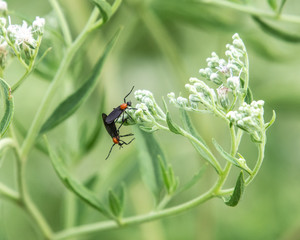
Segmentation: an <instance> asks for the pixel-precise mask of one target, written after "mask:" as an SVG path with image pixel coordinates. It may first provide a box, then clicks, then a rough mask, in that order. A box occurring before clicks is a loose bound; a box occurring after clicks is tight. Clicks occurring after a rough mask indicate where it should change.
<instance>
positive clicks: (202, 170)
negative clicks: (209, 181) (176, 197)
mask: <svg viewBox="0 0 300 240" xmlns="http://www.w3.org/2000/svg"><path fill="white" fill-rule="evenodd" d="M206 169H207V166H206V165H204V166H202V167H201V168H200V169H199V171H198V172H197V173H195V174H194V176H193V177H192V178H191V179H190V180H189V181H188V182H187V183H186V184H185V185H183V186H182V187H181V188H180V189H179V190H178V192H184V191H186V190H188V189H190V188H191V187H192V186H194V185H195V184H196V183H197V182H198V181H199V180H200V179H201V178H202V176H203V175H204V173H205V171H206Z"/></svg>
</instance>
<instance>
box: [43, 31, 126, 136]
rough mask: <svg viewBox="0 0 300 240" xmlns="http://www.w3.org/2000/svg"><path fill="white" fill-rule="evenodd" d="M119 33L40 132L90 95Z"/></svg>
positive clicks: (70, 111)
mask: <svg viewBox="0 0 300 240" xmlns="http://www.w3.org/2000/svg"><path fill="white" fill-rule="evenodd" d="M119 34H120V30H119V31H118V32H117V33H116V34H115V35H114V37H113V38H112V40H111V41H110V42H109V43H108V44H107V46H106V48H105V50H104V53H103V55H102V56H101V57H100V59H99V60H98V62H97V63H96V65H95V67H94V68H93V71H92V74H91V76H90V77H89V78H88V80H87V81H86V82H85V83H84V84H83V85H82V86H81V87H80V88H79V89H78V90H77V91H75V92H74V93H73V94H71V95H70V96H69V97H67V98H66V99H65V100H64V101H63V102H61V103H60V104H59V105H58V107H57V108H56V109H55V110H54V111H53V113H52V114H51V115H50V117H49V118H48V119H47V120H46V121H45V123H44V124H43V125H42V128H41V130H40V134H44V133H46V132H47V131H49V130H51V129H53V128H54V127H56V126H57V125H58V124H60V123H62V122H63V121H64V120H66V119H67V118H69V117H70V116H71V115H72V114H73V113H75V112H76V111H77V109H78V108H79V107H80V106H81V105H82V104H83V103H84V102H85V101H86V100H87V98H88V97H89V96H90V95H91V93H92V92H93V90H94V89H95V87H96V84H97V83H98V80H99V76H100V74H101V70H102V67H103V64H104V62H105V60H106V57H107V56H108V54H109V53H110V51H111V49H112V48H113V46H114V44H115V42H116V41H117V39H118V36H119Z"/></svg>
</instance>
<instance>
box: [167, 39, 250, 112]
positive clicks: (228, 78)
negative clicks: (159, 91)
mask: <svg viewBox="0 0 300 240" xmlns="http://www.w3.org/2000/svg"><path fill="white" fill-rule="evenodd" d="M232 38H233V43H232V44H227V45H226V49H227V50H226V52H225V55H226V56H227V60H225V59H223V58H220V57H219V56H218V55H217V54H216V53H215V52H213V53H212V54H211V57H209V58H207V59H206V61H207V68H203V69H200V70H199V72H200V74H201V76H202V77H204V78H205V79H206V80H208V81H211V82H213V83H215V84H216V85H217V86H218V87H217V89H213V88H211V87H209V86H208V85H207V84H205V83H204V82H203V81H202V80H199V79H197V78H190V83H191V84H186V85H185V87H186V89H187V90H188V91H189V93H190V95H189V98H188V99H186V98H183V97H178V98H175V94H174V93H169V94H168V97H169V100H170V102H171V103H173V104H174V105H175V106H177V107H180V108H184V109H185V110H189V111H203V110H199V109H198V107H199V103H201V104H202V105H203V106H204V108H205V110H208V111H210V112H214V113H216V112H220V111H224V110H225V112H227V111H229V110H230V109H232V108H233V107H234V105H235V101H236V97H237V94H238V93H243V94H244V93H245V90H244V89H243V86H242V85H243V84H242V81H241V77H244V76H245V74H247V71H248V69H247V64H246V62H247V53H246V48H245V45H244V43H243V41H242V40H241V39H240V37H239V35H238V34H237V33H236V34H234V35H233V37H232ZM229 93H231V94H232V96H231V97H229ZM230 101H232V104H231V103H230Z"/></svg>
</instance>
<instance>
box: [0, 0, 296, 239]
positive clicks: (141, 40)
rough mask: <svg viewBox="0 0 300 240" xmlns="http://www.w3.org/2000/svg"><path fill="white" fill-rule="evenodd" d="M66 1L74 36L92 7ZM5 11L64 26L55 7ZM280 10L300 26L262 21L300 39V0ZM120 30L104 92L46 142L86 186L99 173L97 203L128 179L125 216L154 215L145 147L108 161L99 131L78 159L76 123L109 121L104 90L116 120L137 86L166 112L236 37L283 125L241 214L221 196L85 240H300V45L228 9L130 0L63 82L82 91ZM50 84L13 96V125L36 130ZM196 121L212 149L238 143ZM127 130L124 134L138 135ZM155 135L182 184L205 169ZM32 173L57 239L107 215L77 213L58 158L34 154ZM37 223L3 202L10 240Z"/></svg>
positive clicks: (271, 135) (10, 172)
mask: <svg viewBox="0 0 300 240" xmlns="http://www.w3.org/2000/svg"><path fill="white" fill-rule="evenodd" d="M232 2H234V3H235V2H237V3H239V2H242V1H232ZM248 2H249V3H248V4H249V5H250V6H252V7H253V8H252V7H251V9H254V10H255V9H257V11H260V10H262V11H266V12H270V13H271V12H272V9H271V8H270V6H269V5H268V3H267V1H248ZM278 2H280V1H278ZM61 4H62V6H63V9H64V11H65V14H66V17H67V19H68V22H69V24H70V27H71V29H72V34H73V36H76V35H77V34H78V33H79V32H80V29H81V28H82V27H83V26H84V23H85V21H86V20H87V18H88V15H89V13H90V11H91V8H92V5H91V3H90V2H89V1H85V0H78V1H72V0H64V1H61ZM8 7H9V10H11V11H14V14H11V16H12V19H13V20H14V21H20V20H19V19H20V18H19V17H18V16H23V17H24V18H25V19H28V20H30V21H32V20H33V19H34V18H35V16H41V17H46V21H47V23H46V26H47V24H48V23H49V25H50V23H51V24H55V23H56V20H55V15H53V12H52V10H51V7H50V5H49V3H48V2H47V1H46V0H40V1H33V0H27V1H20V0H10V1H8ZM283 13H284V14H287V15H295V16H296V17H295V18H296V19H298V22H297V21H295V23H291V22H288V21H281V20H273V21H271V20H269V19H267V20H265V21H266V22H268V23H270V24H271V25H272V26H274V27H276V28H277V29H281V30H283V31H284V32H286V33H288V34H289V35H293V36H299V37H300V2H299V1H296V0H294V1H293V0H290V1H287V2H286V5H285V7H284V9H283ZM121 25H122V26H124V29H123V31H122V34H121V37H120V38H119V41H118V43H117V44H116V46H115V48H114V50H113V52H112V54H111V55H110V56H109V58H108V61H107V62H106V63H105V67H104V71H103V73H102V81H101V83H100V85H99V89H97V91H95V92H94V93H93V96H92V97H91V98H90V99H89V101H88V102H87V103H86V104H85V105H84V106H83V107H81V108H80V110H79V112H77V113H76V114H75V115H74V116H73V117H72V118H71V119H69V120H68V121H66V122H65V123H64V124H62V125H61V126H59V127H58V128H57V129H56V130H54V131H52V132H51V133H50V134H49V135H50V136H49V137H50V138H51V141H52V143H53V144H54V145H56V147H57V148H58V149H61V151H62V149H63V150H64V151H63V152H64V153H65V157H66V159H67V161H69V162H72V161H73V162H76V164H74V166H75V167H74V169H71V171H72V174H73V175H74V176H76V178H78V179H80V180H86V179H87V178H88V176H89V175H91V174H94V173H98V174H99V176H100V177H99V181H98V185H97V187H95V188H96V191H99V195H100V196H104V195H105V193H106V191H107V190H108V189H109V188H111V187H114V186H116V185H118V184H119V182H121V181H123V182H125V183H126V186H127V197H126V202H127V205H128V210H127V211H128V214H132V213H133V212H138V213H145V212H147V211H148V210H149V209H151V206H152V198H151V196H150V193H149V191H148V190H147V188H146V186H145V185H144V184H143V182H142V180H141V177H140V172H139V166H138V154H137V152H138V151H137V148H138V143H137V142H138V141H139V140H138V139H136V140H135V142H134V143H133V144H131V145H130V146H128V147H126V148H124V149H122V150H120V151H119V150H118V149H114V151H113V153H112V155H111V157H110V159H109V160H108V161H104V158H105V156H106V154H107V152H108V150H109V148H110V146H111V142H110V138H109V137H108V136H107V134H106V133H104V132H102V133H101V135H100V137H99V139H98V142H97V145H96V146H95V148H94V149H93V150H92V151H91V152H90V153H89V154H88V155H86V156H80V154H79V153H78V146H79V143H78V142H79V139H80V137H81V135H80V131H79V130H78V126H82V125H83V124H85V125H86V126H87V129H89V131H91V130H92V129H93V126H94V125H95V124H96V121H100V115H99V113H98V112H99V110H98V109H99V107H100V105H101V102H100V101H103V99H102V96H103V92H104V93H105V98H106V101H105V109H104V111H105V112H107V113H108V112H109V111H111V109H112V108H113V107H114V106H117V105H119V104H120V102H122V101H123V96H125V95H126V93H127V92H128V91H129V90H130V88H131V87H132V86H133V85H134V86H135V89H148V90H150V91H152V92H153V94H154V96H155V97H156V99H157V101H158V103H159V104H161V106H162V103H161V100H160V99H161V96H165V97H166V95H167V93H169V92H171V91H173V92H175V93H179V92H181V93H182V95H183V96H186V93H185V89H184V84H185V83H187V81H188V79H189V77H191V76H195V77H200V76H199V74H198V70H199V68H203V67H205V66H206V62H205V60H206V58H207V57H209V56H210V54H211V52H212V51H215V52H217V53H218V54H219V55H221V56H222V54H223V53H224V51H225V45H226V43H230V42H231V36H232V35H233V34H234V33H235V32H238V33H239V35H240V37H241V38H242V39H243V41H244V43H245V44H246V47H247V50H248V54H249V57H250V87H251V88H252V92H253V93H254V99H256V100H259V99H263V100H264V101H265V119H266V121H268V120H269V119H270V117H271V115H272V110H273V109H274V110H275V111H276V114H277V120H276V122H275V124H274V125H273V126H272V127H271V128H270V130H269V131H268V133H267V138H268V142H267V145H266V155H265V160H264V164H263V165H262V168H261V170H260V172H259V174H258V176H257V178H256V179H255V180H254V181H253V183H252V184H251V185H250V186H249V187H247V188H246V191H245V194H244V196H243V199H242V201H241V202H240V203H239V205H238V206H237V207H235V208H230V207H227V206H226V205H225V204H224V203H223V202H222V201H221V200H219V199H214V200H210V201H208V202H207V203H205V204H204V205H201V206H199V207H197V208H195V209H193V210H191V211H188V212H185V213H183V214H181V215H179V216H174V217H170V218H166V219H163V220H159V221H155V222H150V223H145V224H143V225H140V226H131V227H127V228H123V229H119V230H114V231H105V232H100V233H97V234H93V235H90V236H88V237H84V238H82V239H114V240H117V239H143V240H150V239H151V240H152V239H155V240H164V239H172V240H181V239H191V240H194V239H195V240H196V239H197V240H198V239H199V240H200V239H201V240H202V239H203V240H206V239H208V240H209V239H216V240H217V239H218V240H221V239H222V240H223V239H243V240H247V239H249V240H250V239H251V240H253V239H256V240H260V239H264V240H267V239H270V240H273V239H280V240H294V239H300V201H299V199H300V177H299V171H300V161H299V160H300V159H299V156H300V137H299V135H300V81H299V76H300V68H299V66H300V58H299V55H300V41H299V42H297V41H294V42H291V41H287V38H284V37H282V35H278V34H273V35H272V34H269V33H268V32H267V31H266V30H264V29H262V28H261V26H260V25H258V24H257V22H255V21H254V20H253V18H252V16H251V15H250V14H248V13H247V12H242V11H240V10H236V9H232V8H230V7H229V8H227V7H224V6H218V5H217V4H216V5H215V4H206V3H200V2H191V1H184V0H157V1H150V0H124V2H123V4H122V6H121V7H120V9H119V11H118V12H117V13H116V14H115V16H114V17H113V18H112V19H111V20H110V22H108V23H107V24H106V25H105V26H104V27H103V28H102V29H101V30H98V31H97V33H96V34H94V35H93V37H92V38H91V39H88V41H87V43H86V44H85V45H84V49H83V50H82V52H81V54H80V55H79V56H76V58H75V59H74V61H73V64H72V67H71V69H70V71H69V73H68V75H67V76H66V79H73V78H74V76H76V79H75V80H74V81H75V82H76V84H77V85H78V84H80V81H83V80H84V78H85V76H86V75H88V71H89V70H90V69H91V68H92V65H93V62H95V59H96V58H97V57H98V56H99V55H100V54H101V52H102V50H103V47H104V45H105V43H106V42H107V41H108V40H109V39H110V38H111V37H112V35H113V34H114V32H116V31H117V29H118V28H119V26H121ZM53 29H54V27H53V25H52V27H51V28H50V27H46V32H47V30H48V31H49V30H53ZM56 40H57V43H53V52H52V53H51V55H50V56H49V57H47V59H46V60H47V61H50V62H51V61H52V60H53V59H55V61H54V62H51V64H52V65H51V66H52V69H50V70H49V69H46V70H47V71H48V72H47V71H45V72H46V73H48V75H46V76H47V78H48V79H50V80H51V71H52V72H55V67H57V66H58V64H59V60H60V59H61V55H62V52H61V45H60V44H59V39H56ZM43 44H44V46H43ZM43 44H42V48H43V47H44V49H46V48H47V47H48V46H50V45H51V43H50V42H49V41H47V34H45V39H44V42H43ZM55 44H56V45H55ZM51 59H52V60H51ZM41 68H42V66H41ZM22 71H23V69H22V68H21V67H20V66H19V65H18V64H17V63H14V62H13V63H12V64H11V65H10V66H9V67H8V69H7V72H6V79H7V81H8V82H10V83H12V82H14V79H17V78H18V77H19V76H20V75H21V74H22ZM42 76H44V75H42V74H41V73H36V74H33V75H32V76H31V77H30V78H29V79H28V80H27V81H26V83H25V84H24V85H23V86H22V87H21V88H20V89H19V90H18V91H17V92H16V93H15V105H16V106H15V119H16V120H17V121H18V122H20V123H21V124H22V125H23V126H24V127H25V128H28V127H29V126H30V123H31V121H32V118H33V116H34V113H35V111H36V109H37V107H38V105H39V103H40V101H41V99H42V97H43V95H44V92H45V91H46V89H47V86H48V85H49V80H45V79H43V78H42ZM76 84H75V86H77V85H76ZM73 88H74V86H72V85H70V86H69V85H68V83H67V81H66V85H65V88H63V89H60V90H59V93H58V94H57V99H54V100H53V108H54V107H55V106H56V105H55V103H56V104H57V103H58V102H59V101H60V100H61V99H63V98H64V96H66V94H67V93H70V92H71V91H72V89H73ZM101 99H102V100H101ZM131 99H132V100H133V96H131ZM170 110H171V112H172V115H174V116H176V114H177V113H178V110H177V109H175V108H172V107H170ZM49 113H50V110H49ZM191 116H192V118H193V120H194V124H195V125H196V126H197V128H198V130H199V132H200V133H201V134H202V135H203V137H204V138H205V139H206V141H207V142H211V138H212V137H217V138H219V139H223V143H224V144H226V140H228V141H229V138H228V135H227V134H228V132H227V131H224V130H223V129H225V128H224V125H222V124H220V122H219V121H218V120H215V119H214V118H213V117H212V116H202V115H196V114H191ZM127 128H128V130H127V131H136V130H135V129H134V128H130V127H127ZM81 129H82V128H81ZM155 135H156V138H157V139H158V141H159V142H160V143H161V146H162V147H163V149H164V152H165V154H166V156H167V159H168V161H169V162H171V163H172V165H173V166H174V170H175V173H176V175H178V176H179V177H180V179H181V182H183V183H184V182H185V181H187V180H188V179H189V178H190V177H191V176H192V175H193V174H194V173H195V169H197V168H200V167H201V165H202V164H203V161H202V160H200V161H199V156H198V155H197V153H196V152H195V150H194V149H193V148H192V146H191V145H190V144H189V142H188V141H187V140H186V139H183V138H181V137H178V136H174V135H172V134H170V133H165V132H158V133H155ZM242 149H243V151H244V152H245V156H246V157H248V158H250V159H253V158H255V156H256V150H255V148H254V147H253V146H252V145H251V142H250V141H249V139H248V136H246V138H245V141H243V142H242ZM250 162H251V160H250ZM250 165H251V164H250ZM14 167H15V165H14V161H13V157H12V153H8V156H7V158H6V160H5V161H4V163H3V165H2V166H1V168H0V180H1V181H3V182H5V183H7V184H8V185H10V186H15V182H14ZM26 175H27V183H28V186H29V191H30V193H31V194H32V196H33V200H34V202H35V203H36V204H37V205H38V207H39V208H40V209H41V211H42V212H43V213H44V215H45V217H46V219H47V220H48V221H49V223H50V225H51V227H52V228H53V229H54V230H55V231H58V230H61V229H63V228H65V227H69V226H71V225H79V224H83V223H89V222H94V221H97V220H101V219H102V217H101V216H99V214H98V213H95V212H94V211H93V210H91V209H89V208H88V209H83V207H82V206H83V205H82V204H81V202H80V201H78V202H77V204H78V205H79V207H80V208H82V209H83V210H81V211H80V214H79V216H73V217H72V208H71V207H70V206H69V205H68V201H69V199H70V198H72V197H73V196H72V194H68V193H67V191H66V190H65V188H64V186H63V185H62V184H61V183H60V181H59V179H58V177H57V176H56V174H55V172H54V170H53V168H52V166H51V163H50V160H49V158H48V157H47V156H46V155H45V154H43V153H42V152H40V151H38V150H34V151H32V153H31V155H30V161H29V164H28V167H27V174H26ZM214 179H215V175H214V172H213V171H211V170H209V171H207V172H206V174H205V178H203V179H202V181H201V182H200V183H199V184H197V185H196V186H195V187H193V188H192V189H191V190H190V191H188V192H186V193H184V194H182V195H180V196H179V197H178V198H176V199H175V200H174V201H173V202H171V203H170V204H171V205H172V204H176V203H178V202H182V201H185V200H188V199H191V198H192V197H194V196H196V195H197V194H198V193H199V192H202V191H204V190H205V189H207V187H208V186H210V185H211V184H212V183H213V182H214ZM68 195H71V196H68ZM68 211H69V212H68ZM70 211H71V212H70ZM65 216H68V218H66V217H65ZM70 219H71V220H70ZM29 221H30V220H29V218H28V217H27V216H26V215H25V214H24V212H23V211H22V210H20V209H19V208H18V207H16V206H14V205H12V204H11V203H9V202H5V201H3V200H0V239H1V240H2V239H3V240H19V239H20V240H21V239H22V240H23V239H26V240H27V239H28V240H33V239H37V235H36V231H35V229H34V228H33V227H32V225H31V224H30V222H29ZM74 239H75V238H74Z"/></svg>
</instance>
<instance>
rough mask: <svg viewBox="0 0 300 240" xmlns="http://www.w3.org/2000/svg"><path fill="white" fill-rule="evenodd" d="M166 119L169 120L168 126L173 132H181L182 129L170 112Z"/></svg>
mask: <svg viewBox="0 0 300 240" xmlns="http://www.w3.org/2000/svg"><path fill="white" fill-rule="evenodd" d="M166 121H167V124H168V127H169V129H170V131H171V132H173V133H175V134H181V130H180V128H179V126H178V125H177V124H176V123H174V122H173V120H172V119H171V116H170V113H169V112H167V118H166Z"/></svg>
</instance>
